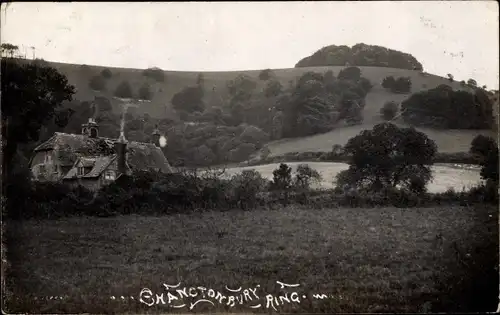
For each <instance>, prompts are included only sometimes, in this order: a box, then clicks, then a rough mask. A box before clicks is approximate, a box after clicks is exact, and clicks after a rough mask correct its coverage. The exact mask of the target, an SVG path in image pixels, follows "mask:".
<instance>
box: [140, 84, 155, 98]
mask: <svg viewBox="0 0 500 315" xmlns="http://www.w3.org/2000/svg"><path fill="white" fill-rule="evenodd" d="M137 94H138V97H139V99H141V100H148V101H150V100H151V99H152V96H153V95H152V94H153V93H152V92H151V88H150V86H149V84H148V83H144V84H143V85H142V86H141V87H140V88H139V91H138V93H137Z"/></svg>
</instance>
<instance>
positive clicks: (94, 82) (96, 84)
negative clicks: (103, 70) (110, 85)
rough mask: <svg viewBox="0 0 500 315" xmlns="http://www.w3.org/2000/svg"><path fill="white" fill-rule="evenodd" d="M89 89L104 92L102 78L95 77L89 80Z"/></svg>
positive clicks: (104, 87)
mask: <svg viewBox="0 0 500 315" xmlns="http://www.w3.org/2000/svg"><path fill="white" fill-rule="evenodd" d="M89 87H90V88H91V89H92V90H95V91H106V80H105V78H104V77H103V76H100V75H95V76H93V77H92V78H90V81H89Z"/></svg>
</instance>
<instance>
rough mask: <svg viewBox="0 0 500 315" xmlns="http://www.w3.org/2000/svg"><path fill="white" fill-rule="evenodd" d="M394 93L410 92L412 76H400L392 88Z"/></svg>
mask: <svg viewBox="0 0 500 315" xmlns="http://www.w3.org/2000/svg"><path fill="white" fill-rule="evenodd" d="M391 91H392V92H393V93H409V92H410V91H411V79H410V77H400V78H398V79H397V80H396V82H394V85H393V86H392V88H391Z"/></svg>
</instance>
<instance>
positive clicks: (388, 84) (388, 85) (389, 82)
mask: <svg viewBox="0 0 500 315" xmlns="http://www.w3.org/2000/svg"><path fill="white" fill-rule="evenodd" d="M395 83H396V79H394V77H393V76H392V75H391V76H388V77H385V78H384V80H382V87H383V88H385V89H389V90H390V89H392V87H393V86H394V84H395Z"/></svg>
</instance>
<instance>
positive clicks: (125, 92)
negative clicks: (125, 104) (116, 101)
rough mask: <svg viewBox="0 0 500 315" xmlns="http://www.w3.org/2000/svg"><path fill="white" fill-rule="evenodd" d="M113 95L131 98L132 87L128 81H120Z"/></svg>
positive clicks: (132, 95)
mask: <svg viewBox="0 0 500 315" xmlns="http://www.w3.org/2000/svg"><path fill="white" fill-rule="evenodd" d="M115 96H116V97H120V98H133V97H134V94H133V92H132V87H131V86H130V83H128V81H122V82H121V83H120V84H119V85H118V86H117V87H116V90H115Z"/></svg>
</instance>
